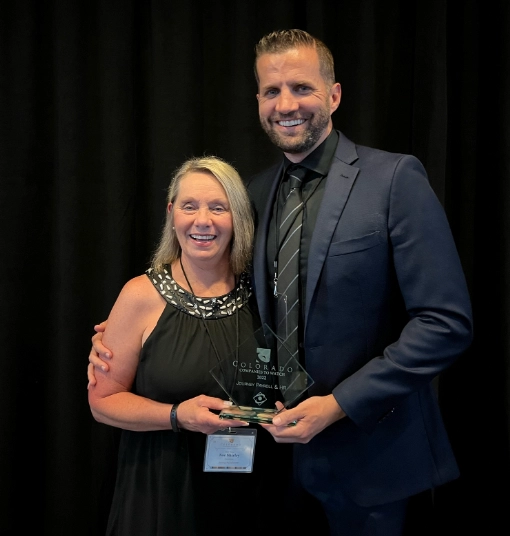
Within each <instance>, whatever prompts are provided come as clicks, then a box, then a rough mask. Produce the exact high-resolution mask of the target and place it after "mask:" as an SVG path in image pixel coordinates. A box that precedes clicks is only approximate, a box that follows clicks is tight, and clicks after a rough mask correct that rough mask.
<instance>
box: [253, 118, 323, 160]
mask: <svg viewBox="0 0 510 536" xmlns="http://www.w3.org/2000/svg"><path fill="white" fill-rule="evenodd" d="M292 119H293V118H292V117H285V118H280V120H285V121H289V120H292ZM329 120H330V113H329V110H327V109H325V108H321V109H320V110H319V111H318V112H317V113H316V114H315V115H314V116H313V118H312V119H311V120H309V123H308V127H307V129H306V130H305V131H304V132H303V133H302V134H300V135H299V136H285V135H284V134H280V133H278V132H276V130H274V129H273V128H272V124H273V123H274V122H269V120H267V119H261V120H260V124H261V126H262V128H263V130H264V132H265V133H266V134H267V135H268V136H269V139H270V140H271V142H272V143H273V144H274V145H276V147H278V149H281V150H282V151H283V152H284V153H289V154H299V153H305V152H307V151H309V150H310V149H311V148H312V147H313V146H314V145H315V144H316V143H317V142H318V141H319V139H320V137H321V136H322V135H323V133H324V131H325V130H326V129H327V127H328V125H329Z"/></svg>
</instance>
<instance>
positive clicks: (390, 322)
mask: <svg viewBox="0 0 510 536" xmlns="http://www.w3.org/2000/svg"><path fill="white" fill-rule="evenodd" d="M255 73H256V78H257V82H258V95H257V99H258V104H259V114H260V121H261V125H262V127H263V129H264V130H265V131H266V133H267V134H268V136H269V138H270V139H271V141H272V143H274V144H275V145H276V146H277V147H279V148H280V149H281V150H282V151H283V153H284V155H283V162H281V163H280V164H279V165H277V166H275V167H273V168H271V169H269V170H266V171H265V172H263V173H261V174H259V175H257V176H255V177H253V178H252V179H251V180H250V181H249V184H248V189H249V191H250V194H251V196H252V200H253V203H254V207H255V212H256V216H257V227H258V229H257V239H256V244H255V250H254V288H255V293H256V297H257V301H258V305H259V310H260V314H261V317H262V321H263V322H264V323H265V324H267V325H269V326H273V328H274V329H278V326H279V324H280V323H281V317H280V315H281V312H280V311H279V310H278V305H277V302H281V301H282V300H281V296H282V295H284V294H285V292H286V291H284V290H281V289H280V288H279V280H280V279H281V278H283V274H282V271H281V266H280V264H281V262H283V261H281V260H280V255H281V250H282V248H283V247H284V246H283V245H282V244H283V243H284V242H285V241H282V240H281V239H282V237H281V236H280V233H281V232H282V229H283V221H282V220H283V219H286V216H285V217H284V216H283V215H284V214H285V211H286V207H285V205H286V199H287V197H289V199H290V197H291V195H290V192H292V191H295V190H298V191H300V192H301V193H300V195H301V197H300V202H299V204H298V205H297V206H298V208H297V209H296V210H295V212H294V214H299V218H300V220H299V225H298V226H297V230H298V233H300V236H299V235H298V251H297V255H298V258H299V268H298V269H297V270H298V273H297V274H296V281H298V282H299V285H298V287H297V288H298V292H297V296H298V299H297V301H296V303H299V314H298V318H297V319H295V320H293V321H288V322H287V320H286V321H285V322H287V323H289V324H290V329H289V330H288V334H289V340H290V336H291V335H290V333H291V332H292V331H294V329H296V333H297V334H298V337H297V340H296V344H297V345H298V350H297V352H298V355H299V358H300V359H301V360H302V362H303V364H304V366H305V368H306V370H307V372H308V373H309V374H310V375H311V377H312V378H313V380H314V384H313V385H312V386H311V387H310V389H309V390H308V396H307V398H305V399H304V400H302V401H301V402H300V403H298V404H297V405H296V406H295V407H293V408H291V409H287V410H285V411H282V412H281V413H279V415H278V416H277V417H275V418H274V419H273V424H272V425H265V427H266V428H267V430H268V431H269V432H270V433H271V434H272V435H273V436H274V438H275V440H276V441H278V442H291V443H294V444H295V445H294V465H295V476H296V484H297V486H298V487H299V489H302V490H304V491H305V492H306V493H309V494H311V495H312V496H314V497H315V498H316V499H318V500H319V501H320V503H321V505H322V508H323V509H324V512H325V513H326V515H327V518H328V522H329V526H330V531H331V534H335V535H337V534H338V535H340V534H342V535H348V536H357V535H375V534H377V535H380V534H384V535H388V536H390V535H391V536H395V535H398V534H401V533H402V530H403V526H404V520H405V511H406V506H407V503H408V499H409V497H411V496H413V495H415V494H418V493H420V492H422V491H424V490H427V489H432V488H434V487H436V486H439V485H441V484H443V483H445V482H447V481H450V480H452V479H455V478H456V477H457V476H458V468H457V464H456V462H455V458H454V456H453V453H452V450H451V446H450V444H449V441H448V438H447V435H446V432H445V429H444V425H443V422H442V419H441V415H440V412H439V408H438V404H437V401H436V397H435V395H434V391H433V388H432V385H431V382H432V380H433V379H434V377H435V376H437V374H439V373H440V372H441V371H443V370H444V369H445V368H447V367H448V366H449V365H451V364H452V362H453V361H454V360H455V359H456V358H457V357H458V356H459V355H460V354H462V352H464V351H465V350H466V349H467V347H468V346H469V344H470V343H471V338H472V319H471V308H470V301H469V296H468V292H467V288H466V284H465V279H464V275H463V272H462V268H461V265H460V261H459V258H458V255H457V251H456V248H455V244H454V241H453V238H452V235H451V231H450V229H449V226H448V222H447V220H446V217H445V214H444V211H443V208H442V207H441V205H440V203H439V201H438V199H437V198H436V196H435V195H434V193H433V191H432V189H431V187H430V185H429V183H428V179H427V176H426V172H425V170H424V168H423V166H422V165H421V163H420V162H419V161H418V160H417V159H416V158H414V157H412V156H410V155H401V154H392V153H387V152H383V151H379V150H375V149H371V148H367V147H363V146H358V145H356V144H354V143H353V142H351V141H350V140H348V139H347V138H346V137H345V136H344V135H343V134H342V133H341V132H339V131H336V130H334V129H333V124H332V120H331V115H332V113H333V112H334V111H335V110H336V109H337V108H338V106H339V104H340V99H341V88H340V84H338V83H337V82H335V77H334V67H333V58H332V56H331V53H330V51H329V50H328V49H327V47H326V46H325V45H324V44H323V43H322V42H321V41H319V40H318V39H316V38H314V37H312V36H310V35H309V34H308V33H306V32H303V31H301V30H284V31H278V32H273V33H271V34H268V35H267V36H265V37H263V38H262V39H261V40H260V41H259V43H258V44H257V46H256V62H255ZM293 164H300V165H301V166H302V167H304V168H305V169H304V173H305V175H304V177H303V176H301V179H300V184H301V186H300V187H297V188H294V186H293V187H292V188H291V187H290V186H289V184H290V181H291V178H290V176H289V174H288V173H287V171H288V170H289V169H290V174H291V175H292V174H293V173H294V174H295V173H296V171H295V169H294V166H293ZM302 171H303V170H302ZM295 217H296V216H294V218H295ZM301 220H302V221H301ZM286 233H288V234H289V236H290V235H293V234H294V230H291V231H286ZM285 240H286V238H285ZM283 301H285V304H286V307H287V308H289V305H288V303H289V302H288V300H287V296H285V300H283ZM286 312H287V313H288V312H289V311H286ZM289 318H290V317H289ZM95 337H97V335H96V336H95ZM95 344H96V345H98V343H97V342H95ZM98 347H99V348H100V346H98ZM90 359H91V361H92V362H93V363H95V364H98V363H99V361H98V360H97V357H96V356H95V353H94V352H92V353H91V358H90ZM294 420H296V421H297V424H296V426H287V425H288V424H289V423H291V422H292V421H294Z"/></svg>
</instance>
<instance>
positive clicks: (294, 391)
mask: <svg viewBox="0 0 510 536" xmlns="http://www.w3.org/2000/svg"><path fill="white" fill-rule="evenodd" d="M210 372H211V374H212V375H213V377H214V378H215V379H216V381H217V382H218V384H219V385H220V386H221V387H222V389H223V390H224V391H225V393H226V394H227V396H228V397H229V399H230V401H231V402H232V404H233V405H232V407H230V408H227V409H224V410H222V411H221V413H220V418H222V419H237V420H242V421H247V422H251V423H267V424H271V423H272V420H273V417H274V416H275V415H276V414H277V413H279V412H280V411H281V410H282V409H284V408H288V407H290V406H291V405H292V404H293V403H294V402H296V401H297V399H298V398H299V397H300V396H301V395H302V394H303V393H304V392H305V391H306V390H307V389H308V388H309V387H310V386H311V385H312V384H313V380H312V378H311V377H310V375H309V374H308V373H307V372H306V371H305V369H304V368H303V367H302V365H301V364H300V363H299V360H298V359H297V358H296V357H294V356H292V354H291V352H290V350H288V349H287V347H286V346H285V344H284V342H283V341H282V340H281V339H280V338H279V337H278V336H277V335H275V333H273V331H272V330H271V329H270V328H269V327H268V326H267V325H265V326H264V327H263V328H260V329H258V330H257V331H256V332H255V333H253V335H251V336H250V337H248V338H247V339H245V340H244V341H243V342H242V343H241V344H240V345H239V348H238V349H237V350H236V351H235V352H234V353H233V354H231V355H230V356H229V357H227V358H226V359H224V360H222V361H221V362H220V363H218V365H216V366H215V367H213V368H212V369H211V371H210ZM276 402H281V404H282V405H283V408H281V409H277V407H276Z"/></svg>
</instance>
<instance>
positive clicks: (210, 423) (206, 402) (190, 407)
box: [177, 395, 249, 434]
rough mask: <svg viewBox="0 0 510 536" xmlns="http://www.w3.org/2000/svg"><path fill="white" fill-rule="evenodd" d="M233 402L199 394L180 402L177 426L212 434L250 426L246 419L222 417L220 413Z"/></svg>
mask: <svg viewBox="0 0 510 536" xmlns="http://www.w3.org/2000/svg"><path fill="white" fill-rule="evenodd" d="M231 405H232V403H231V402H228V401H226V400H221V399H220V398H215V397H212V396H206V395H199V396H196V397H195V398H190V399H189V400H185V401H184V402H181V403H180V404H179V407H178V408H177V426H178V427H179V428H183V429H184V430H189V431H191V432H202V433H203V434H212V433H214V432H217V431H218V430H224V429H225V428H229V427H230V428H238V427H240V426H248V425H249V423H247V422H244V421H235V420H228V421H226V420H224V419H220V418H219V416H218V413H219V412H220V411H221V410H222V409H225V408H229V407H230V406H231Z"/></svg>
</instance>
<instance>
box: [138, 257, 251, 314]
mask: <svg viewBox="0 0 510 536" xmlns="http://www.w3.org/2000/svg"><path fill="white" fill-rule="evenodd" d="M145 273H146V274H147V276H148V277H149V279H150V280H151V281H152V284H153V285H154V286H155V287H156V289H157V290H158V292H159V293H160V294H161V296H163V298H165V300H166V301H167V302H168V303H170V304H171V305H173V306H174V307H176V308H177V309H179V310H180V311H182V312H184V313H187V314H189V315H191V316H195V317H202V318H211V319H213V318H224V317H226V316H230V315H232V314H233V313H235V311H236V310H237V309H241V308H242V307H243V306H244V305H246V303H247V302H248V298H249V297H250V295H251V288H250V285H249V278H248V275H247V274H246V273H243V274H242V275H241V276H240V278H239V282H238V284H237V287H236V288H234V289H233V290H231V291H230V292H229V293H228V294H225V295H223V296H217V297H214V298H200V297H198V296H196V297H194V296H193V295H192V294H191V293H190V292H188V291H187V290H186V289H184V288H182V287H181V286H180V285H179V284H178V283H177V282H176V281H175V279H174V278H173V277H172V274H171V271H170V270H169V267H164V268H163V271H162V272H156V271H155V270H153V269H152V268H149V269H148V270H147V271H146V272H145Z"/></svg>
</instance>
